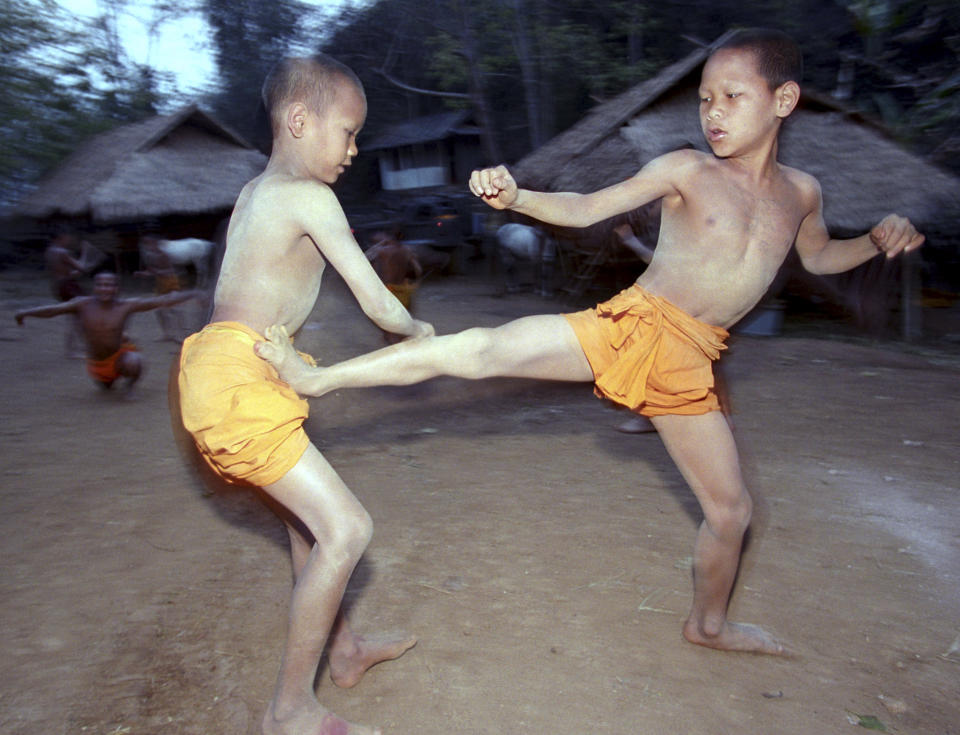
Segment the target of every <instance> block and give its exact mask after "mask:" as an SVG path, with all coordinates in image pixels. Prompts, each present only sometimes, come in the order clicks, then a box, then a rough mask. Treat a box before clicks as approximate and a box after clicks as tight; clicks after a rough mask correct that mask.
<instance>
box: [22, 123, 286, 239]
mask: <svg viewBox="0 0 960 735" xmlns="http://www.w3.org/2000/svg"><path fill="white" fill-rule="evenodd" d="M266 161H267V159H266V157H265V156H264V155H263V154H262V153H260V152H259V151H257V150H255V149H254V148H253V147H252V146H250V144H248V143H247V142H246V141H244V140H243V139H242V138H241V137H240V136H239V135H237V134H236V133H234V132H233V131H231V130H230V129H229V128H227V127H226V126H224V125H223V124H222V123H220V122H218V121H217V120H216V119H214V118H213V117H212V116H211V115H209V114H208V113H206V112H204V111H203V110H201V109H200V108H199V107H197V106H196V105H189V106H186V107H184V108H182V109H180V110H178V111H176V112H174V113H173V114H170V115H162V116H158V117H153V118H150V119H148V120H144V121H142V122H138V123H133V124H130V125H124V126H121V127H118V128H115V129H113V130H110V131H108V132H105V133H102V134H100V135H96V136H94V137H93V138H91V139H89V140H88V141H86V142H84V143H83V144H81V145H80V147H79V148H77V150H76V151H74V152H73V153H72V154H71V155H70V156H68V157H67V158H66V159H65V160H64V161H63V163H62V164H60V165H59V166H58V167H57V168H56V169H55V170H53V171H52V172H51V173H50V174H48V175H47V176H46V177H44V178H43V179H42V180H41V181H40V183H39V185H38V187H37V189H36V190H35V191H33V192H32V193H31V194H29V195H27V196H26V197H25V198H24V199H23V200H21V201H20V202H19V204H18V205H17V206H16V208H15V210H14V214H16V215H20V216H24V217H32V218H35V219H43V220H47V219H55V218H61V217H65V218H85V219H87V220H88V221H89V222H90V223H91V224H94V225H107V224H110V223H115V222H136V221H144V220H149V219H155V218H160V217H170V216H192V215H209V214H218V213H219V214H224V213H226V212H229V210H230V209H231V208H232V207H233V203H234V200H235V199H236V197H237V194H238V193H239V192H240V189H241V188H242V187H243V185H244V184H245V183H246V182H247V181H249V180H250V179H251V178H253V177H254V176H256V175H257V174H259V173H260V172H261V171H262V170H263V168H264V166H265V165H266Z"/></svg>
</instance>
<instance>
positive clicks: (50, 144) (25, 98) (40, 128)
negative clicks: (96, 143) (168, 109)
mask: <svg viewBox="0 0 960 735" xmlns="http://www.w3.org/2000/svg"><path fill="white" fill-rule="evenodd" d="M110 32H111V26H110V24H109V21H108V20H107V19H106V18H98V19H96V21H95V22H93V23H88V24H83V23H81V22H79V21H78V20H76V19H75V18H72V17H71V16H68V15H65V13H64V11H63V10H62V9H61V8H60V7H59V6H58V5H57V3H55V2H52V0H27V1H26V2H24V0H0V136H2V138H3V141H4V145H3V146H2V148H0V203H2V202H7V201H10V200H12V199H15V198H17V197H18V196H19V195H20V194H21V193H23V192H24V191H25V190H26V188H27V187H28V186H29V184H30V183H31V182H33V181H35V180H36V179H37V177H38V176H40V175H41V174H42V173H43V171H45V170H46V169H47V168H48V167H49V166H51V165H53V164H55V163H56V162H58V161H59V160H61V159H62V158H63V157H64V156H65V155H66V154H67V153H69V152H70V151H71V150H73V149H74V148H75V147H76V145H77V144H78V143H79V142H80V141H81V140H83V139H84V138H86V137H88V136H89V135H91V134H93V133H96V132H100V131H102V130H105V129H108V128H110V127H112V126H114V125H116V124H117V123H119V122H125V121H129V120H135V119H139V118H141V117H144V116H146V115H149V114H153V113H154V111H155V109H156V104H157V101H158V100H157V95H156V92H155V89H156V86H155V82H156V79H155V73H154V72H153V71H152V70H151V69H148V68H145V67H139V66H136V65H130V64H126V63H125V61H124V59H122V58H120V57H118V56H117V53H116V48H117V46H116V44H112V43H110V42H109V39H108V35H109V33H110Z"/></svg>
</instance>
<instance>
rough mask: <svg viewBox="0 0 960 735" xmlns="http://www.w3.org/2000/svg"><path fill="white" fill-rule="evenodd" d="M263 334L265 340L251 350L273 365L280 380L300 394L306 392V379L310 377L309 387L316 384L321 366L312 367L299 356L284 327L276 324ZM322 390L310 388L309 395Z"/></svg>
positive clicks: (318, 394)
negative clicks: (316, 390)
mask: <svg viewBox="0 0 960 735" xmlns="http://www.w3.org/2000/svg"><path fill="white" fill-rule="evenodd" d="M263 336H264V337H266V340H265V341H263V342H256V343H255V344H254V345H253V351H254V352H256V353H257V356H258V357H260V358H262V359H264V360H266V361H267V362H269V363H270V364H271V365H272V366H273V368H274V370H276V371H277V373H279V374H280V379H281V380H283V381H284V382H285V383H287V384H288V385H289V386H290V387H291V388H293V389H294V390H295V391H297V393H300V394H303V393H306V392H307V386H306V385H305V384H304V381H306V380H307V379H309V378H311V377H312V378H313V379H312V380H311V383H312V386H311V387H313V386H315V385H316V376H317V374H318V373H319V372H320V370H321V368H312V367H311V366H310V365H308V364H307V363H305V362H304V361H303V360H302V359H301V358H300V355H298V354H297V351H296V350H295V349H293V344H292V343H291V342H290V337H289V335H288V334H287V330H286V328H284V327H282V326H278V325H273V326H270V327H267V329H266V330H265V331H264V333H263ZM323 392H326V391H323ZM323 392H320V393H318V392H315V391H312V390H311V392H310V395H312V396H320V395H322V393H323Z"/></svg>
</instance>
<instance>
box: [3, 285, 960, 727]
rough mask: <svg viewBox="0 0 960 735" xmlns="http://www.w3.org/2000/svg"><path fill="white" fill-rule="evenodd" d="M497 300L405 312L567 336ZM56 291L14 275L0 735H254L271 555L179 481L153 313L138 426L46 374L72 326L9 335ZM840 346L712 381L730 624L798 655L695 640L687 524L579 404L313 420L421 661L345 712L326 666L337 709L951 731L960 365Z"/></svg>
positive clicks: (106, 397) (683, 496) (278, 606)
mask: <svg viewBox="0 0 960 735" xmlns="http://www.w3.org/2000/svg"><path fill="white" fill-rule="evenodd" d="M126 285H128V286H129V285H132V284H126ZM495 291H496V289H495V288H494V286H493V285H491V283H490V282H489V281H488V280H487V279H482V278H478V277H462V276H461V277H446V278H442V279H437V280H433V281H428V282H427V283H426V284H425V285H424V287H423V288H422V290H421V292H420V294H419V301H418V303H417V306H416V310H417V312H418V314H419V315H420V316H422V317H423V318H425V319H427V320H430V321H433V322H434V323H435V324H436V326H437V328H438V331H440V332H449V331H453V330H456V329H458V328H462V327H465V326H469V325H473V324H485V325H496V324H500V323H502V322H504V321H507V320H508V319H510V318H512V317H515V316H519V315H523V314H530V313H537V312H542V311H548V310H549V311H558V310H560V309H561V305H560V304H559V303H557V302H555V301H549V300H543V299H540V298H538V297H536V296H534V295H532V294H526V295H510V296H507V297H502V298H501V297H497V296H496V295H495ZM47 294H48V292H47V285H46V283H45V281H44V280H43V278H42V274H39V273H16V272H9V271H7V272H3V273H0V340H2V341H3V343H4V347H3V351H4V355H5V359H4V361H3V367H2V370H3V378H2V385H3V396H4V397H3V402H2V408H0V411H2V416H3V421H2V426H0V432H2V446H3V467H2V472H3V483H2V486H0V493H2V495H0V503H2V505H0V555H2V559H3V565H2V577H0V615H2V624H3V631H4V635H3V638H2V643H0V657H2V660H3V674H2V676H0V732H2V733H5V734H7V735H56V734H61V733H63V734H70V735H73V734H75V733H90V734H91V735H120V734H122V733H130V734H132V735H140V734H143V735H161V734H162V735H168V734H169V735H221V734H223V735H245V734H247V733H250V734H253V733H256V732H257V725H258V723H259V720H260V717H261V714H262V712H263V709H264V707H265V704H266V702H267V699H268V697H269V695H270V691H271V687H272V684H273V680H274V676H275V673H276V669H277V666H278V660H279V652H280V645H281V640H282V636H283V634H284V629H285V625H286V617H285V616H286V609H287V601H288V594H289V591H290V586H291V576H290V571H289V561H288V556H287V548H286V535H285V532H284V531H283V529H282V526H281V525H280V523H279V522H278V521H277V520H276V519H275V518H274V517H273V516H272V515H271V513H270V512H269V511H267V510H266V509H265V508H264V507H263V506H261V505H260V504H259V502H258V501H256V500H255V499H254V498H252V497H251V495H250V494H249V493H248V492H246V491H238V490H235V489H234V490H231V489H225V488H222V487H213V488H212V487H210V486H208V485H205V484H204V483H203V482H202V481H201V479H200V478H199V476H198V475H197V474H196V473H195V472H194V471H193V469H192V468H191V466H190V465H189V463H188V462H187V461H185V459H184V457H183V456H182V455H181V453H180V451H179V450H178V446H177V444H176V443H175V441H174V437H173V434H172V432H171V427H170V420H169V414H168V409H167V395H166V385H167V368H168V365H169V363H170V361H171V359H172V358H173V356H174V354H175V351H176V347H175V346H174V345H172V344H171V343H166V342H160V341H157V336H158V334H159V330H158V328H157V323H156V321H155V319H154V316H153V315H151V314H140V315H137V316H136V317H134V319H133V323H132V327H133V329H132V332H133V334H134V336H135V337H136V339H137V341H138V343H139V345H140V347H141V348H142V350H143V354H144V357H145V360H146V362H147V364H148V367H149V372H148V373H147V375H146V377H145V378H144V380H143V381H142V384H141V385H140V386H139V388H138V390H137V395H136V398H135V400H132V401H125V400H122V399H121V397H120V396H118V395H115V394H106V393H103V392H102V391H100V390H98V389H97V388H96V387H95V386H94V385H93V384H92V383H91V381H90V380H89V379H88V378H87V376H86V374H85V372H84V369H83V366H82V362H80V361H76V360H69V361H68V360H64V359H63V358H62V351H63V333H64V330H65V328H66V323H65V320H64V319H63V318H61V319H53V320H39V319H36V320H30V321H28V322H27V325H26V326H25V327H24V328H18V327H17V326H16V324H15V323H14V321H13V319H12V318H11V317H12V313H13V311H14V310H15V309H17V308H21V307H24V306H28V305H35V304H39V303H43V302H45V301H46V300H47ZM194 316H196V315H195V314H194ZM314 319H315V321H312V322H310V323H308V325H307V327H306V328H305V330H304V332H303V333H302V337H301V338H300V340H299V341H298V346H299V347H300V348H301V349H305V350H307V351H310V352H312V353H314V354H316V355H318V356H320V358H321V360H322V361H325V362H330V361H335V360H338V359H342V358H345V357H348V356H351V355H353V354H357V353H360V352H364V351H367V350H369V349H373V348H376V347H379V346H380V345H381V344H382V342H381V337H380V334H379V333H378V331H377V330H376V329H375V328H374V327H372V326H371V325H370V324H369V323H367V322H366V321H365V320H364V318H363V316H362V315H361V314H360V312H359V310H358V309H357V308H356V307H355V306H354V305H353V303H352V302H350V301H348V299H347V297H346V296H345V292H344V289H343V285H342V283H341V282H340V281H338V279H337V278H336V277H333V278H330V279H329V281H328V283H327V286H326V290H325V293H324V295H323V296H322V297H321V301H320V303H319V304H318V308H317V310H316V312H315V314H314ZM814 334H816V332H814ZM825 337H829V335H827V334H820V335H819V336H816V337H812V336H795V335H793V334H791V332H790V330H789V329H787V330H785V331H784V333H783V334H782V335H781V336H779V337H773V338H759V337H739V338H737V339H736V340H735V341H734V343H733V344H732V347H731V350H730V354H729V355H728V356H727V357H726V358H725V361H726V363H727V373H728V378H729V383H730V387H731V392H732V396H733V401H734V408H735V411H736V413H735V417H734V418H735V422H736V436H737V440H738V444H739V446H740V449H741V452H742V459H743V466H744V471H745V474H746V476H747V479H748V482H749V485H750V487H751V488H752V490H753V491H754V493H755V499H756V506H757V519H756V522H755V524H754V528H753V533H752V539H751V543H750V545H749V548H748V550H747V552H746V554H745V557H744V563H743V568H742V572H741V576H740V580H739V583H738V585H737V588H736V593H735V596H734V599H733V601H732V606H731V610H732V615H731V617H733V618H734V619H737V620H745V621H750V622H756V623H760V624H763V625H765V626H767V627H768V628H769V629H771V630H772V631H774V632H775V633H776V634H777V635H778V636H780V637H782V638H783V639H784V640H786V641H787V642H788V643H789V644H790V645H791V646H792V647H793V649H794V650H795V651H796V653H797V656H796V657H795V658H794V659H792V660H781V659H775V658H767V657H758V656H753V655H742V654H730V653H719V652H714V651H709V650H705V649H701V648H698V647H695V646H692V645H689V644H687V643H685V642H684V641H683V640H682V638H681V636H680V626H681V622H682V620H683V618H684V616H685V613H686V611H687V608H688V606H689V603H690V597H691V582H690V575H691V571H690V565H691V550H692V542H693V536H694V531H695V528H696V526H697V523H698V522H699V512H698V509H697V506H696V503H695V502H694V501H693V499H692V496H691V495H690V493H689V492H688V490H687V489H686V487H685V485H684V483H683V481H682V480H681V478H680V477H679V475H678V473H677V472H676V471H675V470H674V468H673V466H672V465H671V463H670V461H669V459H668V457H667V455H666V453H665V451H664V449H663V447H662V445H661V443H660V440H659V439H658V438H657V437H656V436H655V435H626V434H621V433H618V432H617V431H615V430H614V427H615V426H616V425H617V424H618V423H619V422H620V421H621V420H622V419H623V418H624V414H622V413H620V412H618V411H614V410H612V409H611V408H610V407H608V406H606V405H605V404H604V403H602V402H601V401H599V400H597V399H595V398H594V397H593V396H592V393H591V391H590V389H589V387H587V386H582V385H570V384H547V383H541V384H537V383H532V382H525V381H517V380H491V381H485V382H478V383H469V382H466V381H457V380H453V379H439V380H435V381H432V382H430V383H427V384H424V385H421V386H415V387H410V388H383V389H375V390H368V391H343V392H340V393H337V394H334V395H331V396H329V397H326V398H324V399H321V400H315V401H312V403H311V407H312V414H313V415H312V416H311V418H310V420H309V422H308V425H307V429H308V433H309V434H310V436H311V437H312V438H313V440H314V441H315V443H316V444H317V445H318V446H319V447H320V448H321V450H322V451H323V452H324V453H325V455H326V456H327V457H328V458H329V459H330V460H331V462H332V463H333V465H334V466H335V467H336V468H337V469H338V470H339V471H340V473H341V474H342V476H343V477H344V479H345V480H346V482H347V483H348V485H349V486H350V487H351V488H352V489H353V490H354V492H355V493H356V494H357V495H358V496H359V498H360V499H361V500H362V502H363V503H364V504H365V505H366V506H367V508H368V509H369V510H370V512H371V514H372V516H373V518H374V520H375V524H376V529H375V533H374V539H373V543H372V545H371V547H370V549H369V551H368V553H367V555H366V556H365V558H364V560H363V561H362V562H361V566H360V567H359V569H358V572H357V574H356V576H355V578H354V581H353V583H352V585H351V587H350V589H349V591H348V603H349V605H350V607H351V610H352V617H353V620H354V622H355V626H356V627H357V628H359V629H361V630H366V629H404V630H409V631H411V632H414V633H416V634H417V635H418V636H419V644H418V645H417V646H416V648H414V649H413V650H411V651H410V652H408V653H407V654H406V655H405V656H404V657H403V658H401V659H400V660H398V661H395V662H391V663H388V664H384V665H381V666H379V667H377V668H375V669H373V670H372V671H371V672H370V673H369V674H368V675H367V677H366V678H365V679H364V680H363V681H362V682H361V683H360V685H359V686H357V687H356V688H354V689H350V690H339V689H337V688H336V687H334V686H333V685H332V683H331V682H330V681H329V678H328V676H327V675H326V672H325V671H321V674H320V677H319V680H318V681H319V692H320V698H321V701H322V702H324V703H325V704H327V705H328V706H330V707H331V708H333V709H334V711H336V712H337V713H339V714H341V715H343V716H345V717H347V718H349V719H352V720H355V721H358V722H363V723H368V724H372V725H378V726H381V727H383V728H384V731H385V733H387V734H388V735H392V734H403V735H413V734H414V733H416V734H417V735H433V734H437V735H439V734H440V733H470V734H476V735H488V734H490V733H510V734H511V735H512V734H523V733H531V734H532V733H536V734H538V735H539V734H544V735H547V734H549V735H561V734H563V735H566V734H569V735H588V734H589V735H595V734H602V733H610V734H616V735H633V734H639V733H644V734H647V733H650V734H657V733H684V734H685V735H726V734H728V733H737V734H743V735H761V734H762V735H769V734H771V733H818V734H821V735H823V734H826V735H830V734H832V733H855V732H857V731H858V730H857V727H858V726H859V727H867V728H872V729H877V730H879V729H882V728H886V730H887V731H889V732H895V733H903V734H904V735H946V734H947V733H960V537H958V531H957V525H958V520H960V494H958V492H957V490H958V481H957V476H958V471H960V452H958V443H960V442H958V437H960V391H958V378H960V357H958V354H957V350H956V348H954V350H953V351H952V352H950V351H948V350H946V349H939V348H936V347H929V346H928V347H923V348H917V347H914V348H911V349H906V348H904V347H902V346H897V345H893V344H886V345H877V344H872V343H869V342H865V341H859V342H856V341H854V342H851V341H842V340H837V339H829V338H825Z"/></svg>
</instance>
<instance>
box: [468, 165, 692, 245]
mask: <svg viewBox="0 0 960 735" xmlns="http://www.w3.org/2000/svg"><path fill="white" fill-rule="evenodd" d="M696 156H697V154H696V152H695V151H689V150H682V151H674V152H672V153H667V154H665V155H663V156H660V157H659V158H655V159H653V160H652V161H650V162H649V163H648V164H647V165H646V166H644V167H643V168H642V169H640V170H639V171H638V172H637V173H636V174H635V175H634V176H632V177H631V178H629V179H627V180H626V181H621V182H620V183H618V184H614V185H613V186H608V187H607V188H605V189H600V190H599V191H595V192H593V193H591V194H576V193H574V192H542V191H531V190H529V189H520V188H519V187H518V186H517V182H516V181H515V180H514V178H513V176H512V175H511V174H510V172H509V171H508V170H507V168H506V167H505V166H497V167H496V168H487V169H482V170H480V171H474V172H473V173H472V174H471V175H470V191H471V192H473V193H474V194H475V195H476V196H478V197H480V198H481V199H483V200H484V201H485V202H486V203H487V204H489V205H490V206H491V207H493V208H494V209H512V210H514V211H516V212H521V213H522V214H526V215H529V216H530V217H533V218H534V219H538V220H540V221H541V222H549V223H551V224H555V225H561V226H565V227H587V226H589V225H592V224H594V223H596V222H600V221H601V220H605V219H608V218H609V217H613V216H614V215H617V214H622V213H623V212H629V211H630V210H633V209H636V208H637V207H642V206H643V205H644V204H649V203H650V202H652V201H654V200H656V199H660V198H662V197H664V196H667V195H669V194H676V193H678V187H677V182H678V181H679V176H681V175H683V173H684V172H686V171H688V170H689V167H690V166H693V165H696V162H697V158H696Z"/></svg>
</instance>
